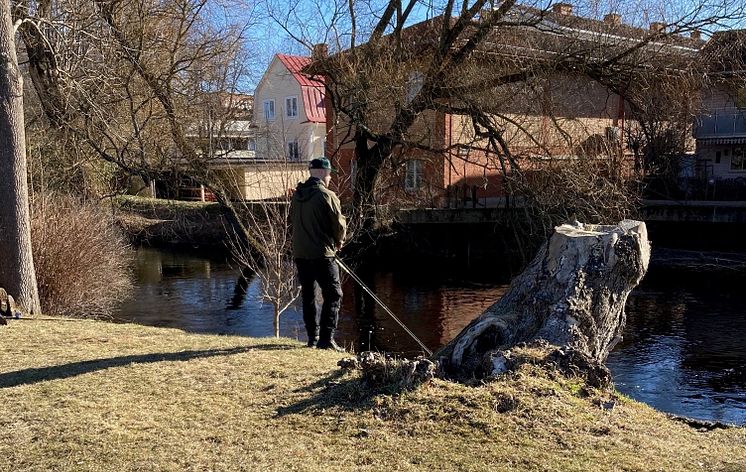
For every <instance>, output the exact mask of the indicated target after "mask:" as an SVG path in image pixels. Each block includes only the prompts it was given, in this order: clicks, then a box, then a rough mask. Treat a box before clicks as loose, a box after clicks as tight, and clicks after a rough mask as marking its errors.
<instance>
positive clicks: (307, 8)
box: [211, 0, 746, 92]
mask: <svg viewBox="0 0 746 472" xmlns="http://www.w3.org/2000/svg"><path fill="white" fill-rule="evenodd" d="M223 1H224V2H228V3H224V4H223V5H222V7H214V8H216V9H215V10H214V12H211V13H215V14H216V17H215V20H216V23H222V22H223V21H227V22H233V23H238V24H244V25H248V26H247V27H246V36H247V42H246V46H247V52H248V55H249V57H248V60H249V61H250V62H251V65H250V66H249V67H248V69H249V70H250V73H249V74H248V75H247V77H246V79H245V80H243V81H242V85H241V88H242V89H243V90H242V91H244V92H252V91H253V89H254V87H255V86H256V84H257V83H258V82H259V79H260V78H261V75H262V73H263V72H264V70H265V69H266V67H267V66H268V64H269V62H270V61H271V59H272V57H273V55H274V54H276V53H286V54H298V55H307V54H308V53H309V50H308V48H307V47H306V46H304V45H303V44H302V43H301V42H299V41H298V39H300V40H302V41H303V42H305V43H306V44H315V43H319V42H326V43H329V44H330V45H331V47H332V49H334V48H335V43H339V42H341V45H340V46H341V47H345V46H346V45H347V44H349V36H350V25H349V15H348V14H347V12H346V6H347V5H348V0H297V1H288V0H259V1H251V0H223ZM564 1H569V3H571V4H573V6H574V9H575V13H576V14H578V15H582V16H586V17H592V18H599V19H600V18H602V17H603V16H604V15H605V14H607V13H609V12H615V13H619V14H621V15H622V16H623V18H624V21H625V22H626V23H628V24H632V25H635V26H643V27H646V26H647V25H648V24H649V23H650V22H653V21H669V22H670V21H673V19H679V18H683V17H685V16H687V15H689V14H691V12H692V11H694V9H695V8H696V7H700V8H701V12H703V13H701V14H705V13H704V12H712V11H722V10H718V9H722V8H723V7H724V6H726V5H727V4H730V7H729V10H728V11H729V12H733V13H734V14H735V15H737V16H738V15H740V17H741V20H740V21H735V20H726V21H724V22H723V24H722V25H719V26H716V25H714V26H712V27H711V28H710V29H711V30H717V29H723V28H726V27H744V22H743V19H742V18H743V15H745V14H746V13H745V12H744V10H746V2H745V1H744V0H670V1H667V0H575V1H573V0H564ZM386 3H387V0H354V4H355V8H356V11H357V14H358V17H359V19H358V25H357V27H358V30H359V31H362V32H364V31H366V30H367V29H369V28H370V25H371V24H372V23H373V22H375V20H376V18H377V13H378V12H380V11H381V8H382V6H383V5H385V4H386ZM443 3H444V2H443V0H422V1H420V3H419V5H418V7H417V9H416V10H415V11H414V12H413V14H412V16H411V19H410V23H415V22H418V21H421V20H424V19H426V18H428V17H432V16H434V15H438V14H440V13H441V10H440V8H439V6H440V5H442V4H443ZM456 3H457V4H460V2H456ZM521 3H522V4H531V5H532V6H537V7H539V8H548V7H549V6H550V5H551V4H552V2H550V1H548V0H533V1H531V0H529V1H524V2H521ZM554 3H556V2H554ZM337 4H338V5H339V7H336V8H335V5H337ZM337 8H339V9H337ZM219 17H222V20H220V19H218V18H219ZM332 18H336V20H334V21H333V20H332ZM282 23H285V24H286V26H287V27H288V29H289V30H290V31H289V32H288V31H286V30H285V29H284V28H283V25H282ZM331 24H335V25H336V28H332V27H331V26H330V25H331ZM708 32H709V31H704V34H705V36H707V34H708ZM360 36H364V34H362V33H361V35H360ZM294 37H295V38H294Z"/></svg>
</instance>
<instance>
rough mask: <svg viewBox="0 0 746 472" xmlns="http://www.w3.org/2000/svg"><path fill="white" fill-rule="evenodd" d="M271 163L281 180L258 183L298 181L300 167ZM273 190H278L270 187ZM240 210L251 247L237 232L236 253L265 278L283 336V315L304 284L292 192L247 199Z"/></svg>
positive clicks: (282, 184)
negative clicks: (295, 254) (295, 250)
mask: <svg viewBox="0 0 746 472" xmlns="http://www.w3.org/2000/svg"><path fill="white" fill-rule="evenodd" d="M265 165H271V167H270V168H269V169H268V170H271V171H272V172H273V173H274V175H275V177H276V179H278V180H279V182H268V181H267V180H266V179H263V181H258V182H256V183H255V184H256V187H257V188H259V190H260V191H261V188H262V187H267V186H269V185H273V186H275V187H277V186H279V187H284V188H286V189H290V188H292V187H293V186H294V184H295V183H296V182H294V181H293V180H292V178H293V176H295V175H297V171H294V170H293V169H291V168H290V167H289V165H288V163H286V162H285V163H284V165H283V164H280V163H274V164H273V165H272V164H265ZM267 191H268V192H269V193H276V192H274V191H273V190H272V189H267ZM239 205H240V208H241V210H240V213H241V215H242V216H243V217H244V218H246V220H247V224H246V228H247V230H248V237H249V238H250V243H251V245H250V247H247V246H246V245H244V244H241V242H240V239H239V238H237V237H236V235H235V234H234V238H233V241H232V244H231V250H232V253H233V257H234V259H235V260H236V262H238V263H239V264H240V265H241V266H242V267H247V268H249V269H251V271H253V272H254V274H256V276H257V277H258V278H259V281H260V282H261V288H260V290H261V297H262V299H263V300H265V301H267V302H269V303H270V304H271V305H272V307H273V309H274V328H275V336H276V337H279V336H280V315H282V313H283V312H284V311H285V310H287V309H288V308H289V307H290V306H291V305H292V304H293V302H295V300H296V299H297V298H298V296H299V295H300V286H299V284H298V282H297V280H296V277H295V265H294V263H293V259H292V237H291V227H290V193H289V192H286V193H285V195H283V196H281V197H279V198H274V199H271V200H269V199H268V200H256V201H252V202H247V201H243V202H242V203H240V204H239Z"/></svg>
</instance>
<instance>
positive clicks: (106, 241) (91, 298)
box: [31, 196, 132, 317]
mask: <svg viewBox="0 0 746 472" xmlns="http://www.w3.org/2000/svg"><path fill="white" fill-rule="evenodd" d="M31 240H32V246H33V254H34V265H35V267H36V279H37V282H38V285H39V296H40V298H41V308H42V311H43V312H44V313H45V314H50V315H65V316H76V317H103V316H110V315H111V314H112V311H113V310H114V309H115V308H116V306H117V305H118V303H119V302H120V301H121V300H122V299H123V298H124V297H125V296H126V295H127V293H128V292H129V291H130V289H131V288H132V280H131V278H130V272H129V262H130V258H131V254H130V249H129V247H128V246H127V243H126V241H125V239H124V236H123V235H122V234H121V233H120V231H119V230H118V229H117V228H116V227H115V226H114V222H113V220H112V218H111V215H109V214H108V213H107V212H106V211H105V210H104V209H103V208H101V207H100V206H98V205H96V204H94V203H85V202H81V201H80V200H77V199H75V198H72V197H60V196H37V197H36V198H35V199H34V202H33V208H32V218H31Z"/></svg>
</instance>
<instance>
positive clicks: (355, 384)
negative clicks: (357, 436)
mask: <svg viewBox="0 0 746 472" xmlns="http://www.w3.org/2000/svg"><path fill="white" fill-rule="evenodd" d="M345 376H346V374H345V372H344V371H343V370H341V369H340V370H337V371H335V372H332V373H331V374H329V375H327V376H326V377H322V378H320V379H319V380H317V381H316V382H314V383H312V384H310V385H307V386H305V387H301V388H298V389H296V390H294V392H295V393H300V392H315V393H314V394H313V395H312V396H311V397H309V398H306V399H303V400H300V401H298V402H295V403H293V404H291V405H288V406H284V407H280V408H278V409H277V414H276V416H277V417H282V416H286V415H292V414H299V413H304V412H307V411H314V410H323V409H326V408H332V407H336V408H341V409H343V410H359V409H367V408H372V407H373V406H374V403H373V399H374V398H375V397H376V396H378V395H395V394H397V393H400V392H402V391H403V389H402V388H401V387H399V386H398V385H396V384H391V385H387V386H384V387H378V388H373V387H371V386H369V385H368V384H367V382H365V381H364V380H363V379H361V378H359V377H354V378H343V377H345Z"/></svg>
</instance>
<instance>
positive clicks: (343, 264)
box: [334, 256, 433, 356]
mask: <svg viewBox="0 0 746 472" xmlns="http://www.w3.org/2000/svg"><path fill="white" fill-rule="evenodd" d="M334 258H335V259H336V260H337V263H339V266H340V267H341V268H342V269H344V271H345V272H347V273H348V274H350V277H352V278H353V279H354V280H355V282H357V283H358V285H360V287H361V288H362V289H363V290H365V292H366V293H367V294H368V295H370V296H371V298H373V300H375V302H376V303H378V305H380V307H381V308H383V309H384V310H385V311H386V313H388V314H389V316H391V318H393V319H394V321H396V322H397V323H399V326H401V327H402V329H403V330H404V331H406V332H407V334H409V335H410V336H411V337H412V339H414V340H415V341H417V344H419V345H420V347H421V348H422V350H423V351H425V352H426V353H427V355H428V356H432V355H433V351H431V350H430V349H428V348H427V346H425V344H424V343H423V342H422V341H420V338H418V337H417V335H415V334H414V333H413V332H412V331H411V330H410V329H409V328H407V325H405V324H404V323H403V322H402V321H401V320H400V319H399V318H398V317H397V316H396V315H395V314H394V312H392V311H391V310H390V309H389V307H387V306H386V304H385V303H383V302H382V301H381V299H380V298H378V297H377V296H376V294H375V293H373V291H372V290H371V289H369V288H368V286H367V285H365V283H364V282H363V281H362V280H360V277H358V276H357V275H356V274H355V273H354V272H352V269H350V268H349V267H347V264H345V263H344V262H342V259H340V258H339V256H334Z"/></svg>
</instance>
